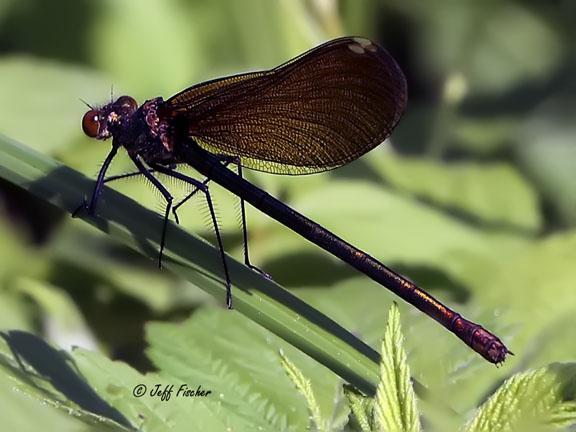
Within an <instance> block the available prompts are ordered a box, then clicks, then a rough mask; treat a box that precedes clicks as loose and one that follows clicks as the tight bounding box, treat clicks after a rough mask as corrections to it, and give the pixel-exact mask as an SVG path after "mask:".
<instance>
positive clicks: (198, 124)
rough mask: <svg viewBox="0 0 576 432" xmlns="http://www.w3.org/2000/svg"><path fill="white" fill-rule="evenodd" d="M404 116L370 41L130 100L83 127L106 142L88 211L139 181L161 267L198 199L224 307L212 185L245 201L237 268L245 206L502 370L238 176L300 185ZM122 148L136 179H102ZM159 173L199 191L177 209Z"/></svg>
mask: <svg viewBox="0 0 576 432" xmlns="http://www.w3.org/2000/svg"><path fill="white" fill-rule="evenodd" d="M405 105H406V81H405V78H404V75H403V73H402V71H401V69H400V67H399V66H398V65H397V64H396V61H395V60H394V59H393V58H392V57H391V56H390V54H388V52H387V51H386V50H385V49H383V48H382V47H380V46H379V45H377V44H375V43H374V42H372V41H370V40H368V39H363V38H355V37H344V38H340V39H335V40H332V41H329V42H326V43H324V44H323V45H320V46H318V47H316V48H314V49H312V50H310V51H308V52H306V53H304V54H302V55H300V56H299V57H296V58H295V59H293V60H290V61H288V62H287V63H285V64H283V65H281V66H278V67H276V68H274V69H271V70H269V71H263V72H254V73H246V74H241V75H235V76H231V77H226V78H220V79H215V80H212V81H208V82H205V83H201V84H197V85H195V86H193V87H190V88H188V89H186V90H184V91H182V92H181V93H178V94H177V95H175V96H173V97H171V98H170V99H168V100H166V101H164V100H163V99H162V98H155V99H151V100H148V101H146V102H145V103H144V104H142V105H141V106H140V107H138V104H137V103H136V101H135V100H134V99H133V98H132V97H130V96H122V97H120V98H118V99H117V100H116V101H113V102H110V103H109V104H107V105H105V106H103V107H101V108H92V107H91V109H90V110H89V111H88V112H87V113H86V114H85V115H84V118H83V120H82V128H83V130H84V132H85V133H86V135H88V136H89V137H92V138H96V139H99V140H105V139H108V138H112V149H111V151H110V153H109V154H108V156H107V157H106V159H105V161H104V164H103V165H102V168H101V170H100V172H99V174H98V179H97V182H96V186H95V187H94V191H93V193H92V196H91V199H90V201H89V202H88V203H87V205H86V206H87V211H88V213H94V212H95V210H96V204H97V201H98V197H99V195H100V192H101V190H102V187H103V185H104V183H106V182H109V181H112V180H116V179H119V178H124V177H129V176H133V175H143V176H145V177H146V178H147V179H148V180H149V181H150V182H151V183H152V184H153V185H154V186H155V187H156V188H157V189H158V190H159V191H160V193H161V194H162V196H163V197H164V199H165V200H166V203H167V205H166V212H165V215H164V216H165V217H164V226H163V230H162V237H161V242H160V255H159V260H160V263H161V259H162V250H163V247H164V241H165V233H166V226H167V221H168V217H169V215H170V210H171V209H172V210H173V211H174V215H175V217H176V220H177V215H176V212H175V210H176V209H177V208H178V207H179V206H180V205H181V204H182V203H183V202H184V201H186V200H187V199H188V198H189V197H190V196H191V195H193V194H194V193H196V192H198V191H200V192H202V193H203V194H204V196H205V197H206V200H207V203H208V207H209V209H210V213H211V216H212V222H213V223H214V227H215V232H216V239H217V242H218V247H219V248H220V251H221V257H222V264H223V269H224V276H225V280H226V289H227V296H226V302H227V305H228V307H229V308H231V307H232V294H231V282H230V276H229V272H228V266H227V264H226V259H225V254H224V247H223V245H222V238H221V235H220V231H219V229H218V225H217V221H216V217H215V214H214V207H213V204H212V199H211V196H210V192H209V189H208V185H207V184H208V182H209V181H214V182H216V183H218V184H220V185H221V186H223V187H224V188H226V189H228V190H229V191H230V192H232V193H234V194H236V195H237V196H238V197H240V200H241V211H242V221H243V233H244V244H245V255H244V259H245V262H246V264H247V265H249V266H250V267H251V268H254V269H256V268H255V267H254V266H252V265H251V264H250V260H249V257H248V247H247V234H246V221H245V211H244V201H247V202H248V203H250V204H252V205H253V206H254V207H256V208H257V209H259V210H260V211H262V212H264V213H266V214H267V215H268V216H270V217H272V218H274V219H276V220H277V221H278V222H280V223H282V224H284V225H286V226H287V227H288V228H290V229H292V230H293V231H295V232H297V233H298V234H300V235H301V236H302V237H304V238H306V239H308V240H309V241H311V242H312V243H315V244H316V245H318V246H320V247H321V248H323V249H325V250H326V251H328V252H330V253H331V254H333V255H335V256H337V257H338V258H340V259H341V260H343V261H345V262H347V263H348V264H350V265H351V266H353V267H355V268H356V269H358V270H359V271H361V272H362V273H364V274H365V275H367V276H369V277H370V278H372V279H373V280H375V281H376V282H378V283H380V284H381V285H383V286H385V287H386V288H388V289H390V290H391V291H393V292H394V293H395V294H396V295H398V296H400V297H402V298H403V299H404V300H406V301H407V302H408V303H410V304H412V305H414V306H415V307H417V308H418V309H420V310H421V311H422V312H424V313H426V314H427V315H429V316H430V317H432V318H434V319H435V320H436V321H438V322H439V323H440V324H442V325H443V326H444V327H446V328H447V329H448V330H450V331H451V332H453V333H454V334H455V335H456V336H458V337H459V338H460V339H462V340H463V341H464V342H465V343H466V344H467V345H469V346H470V347H471V348H472V349H473V350H475V351H476V352H478V353H479V354H480V355H482V356H483V357H484V358H485V359H487V360H488V361H490V362H492V363H501V362H502V361H504V360H505V358H506V355H507V354H511V352H510V351H509V350H508V349H507V348H506V346H505V345H504V344H503V343H502V342H501V341H500V339H499V338H498V337H497V336H495V335H493V334H492V333H490V332H489V331H487V330H485V329H484V328H483V327H481V326H480V325H478V324H475V323H473V322H471V321H468V320H466V319H465V318H463V317H462V316H460V314H458V313H457V312H455V311H453V310H451V309H450V308H448V307H447V306H445V305H443V304H442V303H441V302H439V301H438V300H436V299H435V298H434V297H432V296H431V295H430V294H428V293H426V292H425V291H423V290H421V289H420V288H418V287H417V286H416V285H415V284H414V283H412V282H410V281H409V280H407V279H406V278H404V277H402V276H401V275H399V274H397V273H395V272H394V271H393V270H391V269H389V268H388V267H386V266H385V265H384V264H382V263H380V262H379V261H378V260H376V259H374V258H373V257H371V256H370V255H368V254H367V253H365V252H363V251H361V250H359V249H357V248H355V247H354V246H352V245H351V244H350V243H348V242H346V241H344V240H342V239H341V238H339V237H337V236H336V235H334V234H332V233H331V232H329V231H328V230H326V229H325V228H323V227H322V226H320V225H318V224H317V223H315V222H313V221H312V220H310V219H308V218H306V217H305V216H303V215H301V214H300V213H298V212H296V211H295V210H293V209H292V208H290V207H288V206H287V205H286V204H284V203H283V202H281V201H279V200H277V199H276V198H274V197H272V196H270V195H269V194H268V193H266V192H264V191H263V190H261V189H259V188H258V187H256V186H254V185H253V184H251V183H250V182H248V181H246V180H244V178H243V177H242V167H246V168H251V169H255V170H260V171H265V172H269V173H275V174H292V175H296V174H311V173H317V172H321V171H327V170H330V169H334V168H337V167H339V166H342V165H344V164H346V163H348V162H350V161H353V160H354V159H357V158H358V157H360V156H361V155H363V154H364V153H366V152H367V151H369V150H371V149H373V148H374V147H376V146H377V145H379V144H380V143H382V142H383V141H384V140H385V139H386V138H387V137H388V136H389V135H390V133H391V132H392V129H394V127H395V126H396V124H397V123H398V121H399V119H400V116H401V115H402V113H403V111H404V108H405ZM120 147H124V149H125V150H126V151H127V153H128V155H129V156H130V158H131V159H132V161H133V162H134V164H135V165H136V167H137V168H138V171H137V172H135V173H129V174H123V175H119V176H112V177H108V178H106V177H105V174H106V171H107V169H108V167H109V166H110V163H111V162H112V159H113V158H114V156H115V155H116V153H117V151H118V149H119V148H120ZM179 164H188V165H190V166H191V167H193V168H195V169H196V170H197V171H198V172H199V173H201V174H202V175H204V176H206V179H205V180H203V181H200V180H197V179H194V178H191V177H190V176H187V175H185V174H182V173H180V172H178V171H176V168H177V166H178V165H179ZM229 165H233V166H235V167H236V169H237V173H235V172H233V171H231V170H230V169H229V168H228V166H229ZM154 173H161V174H165V175H167V176H170V177H173V178H176V179H179V180H182V181H184V182H187V183H189V184H191V185H193V186H194V187H195V190H194V191H193V192H192V193H191V194H190V195H189V196H188V197H186V198H185V199H184V200H183V201H181V202H180V203H176V204H174V203H173V198H172V195H171V194H170V192H169V191H168V190H167V189H166V188H165V187H164V185H163V184H162V183H161V182H160V181H159V180H158V179H157V178H156V176H155V175H154ZM256 270H257V269H256Z"/></svg>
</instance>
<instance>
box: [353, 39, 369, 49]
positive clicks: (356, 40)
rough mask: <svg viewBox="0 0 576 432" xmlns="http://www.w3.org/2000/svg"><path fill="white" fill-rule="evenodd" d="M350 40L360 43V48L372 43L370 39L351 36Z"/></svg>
mask: <svg viewBox="0 0 576 432" xmlns="http://www.w3.org/2000/svg"><path fill="white" fill-rule="evenodd" d="M352 40H353V41H354V42H356V43H357V44H358V45H360V46H361V47H362V48H368V47H369V46H370V45H372V41H371V40H370V39H364V38H353V39H352Z"/></svg>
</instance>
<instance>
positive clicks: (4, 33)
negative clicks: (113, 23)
mask: <svg viewBox="0 0 576 432" xmlns="http://www.w3.org/2000/svg"><path fill="white" fill-rule="evenodd" d="M11 3H12V6H11V7H9V9H8V12H7V13H6V16H4V19H3V22H2V26H0V52H1V53H3V54H7V53H10V54H27V55H30V56H35V57H36V56H37V57H46V58H51V59H54V58H56V59H59V60H61V61H67V62H74V63H88V62H89V61H90V50H88V49H86V47H87V45H88V40H89V36H90V31H91V23H92V22H93V18H92V14H94V13H96V12H97V11H96V10H95V6H96V5H97V3H95V2H93V1H89V0H53V1H49V2H47V1H44V0H27V1H15V2H11ZM56 23H57V24H56ZM32 30H33V31H32Z"/></svg>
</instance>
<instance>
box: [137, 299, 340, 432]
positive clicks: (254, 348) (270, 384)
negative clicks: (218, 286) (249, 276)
mask: <svg viewBox="0 0 576 432" xmlns="http://www.w3.org/2000/svg"><path fill="white" fill-rule="evenodd" d="M146 338H147V340H148V343H149V344H150V348H149V349H148V351H147V354H148V357H149V358H150V359H151V360H152V361H153V362H154V364H155V366H156V367H157V368H159V369H160V370H161V373H162V374H168V375H170V376H172V377H176V378H177V379H179V380H181V381H183V382H191V383H201V384H202V385H203V386H208V387H209V388H213V389H214V391H215V392H217V393H218V395H219V400H220V402H221V403H222V404H223V405H224V406H227V407H229V409H231V410H234V411H236V412H242V413H246V415H251V416H254V418H255V419H258V421H260V422H263V421H265V422H266V424H268V425H269V427H273V428H275V429H278V430H302V429H305V428H306V427H307V425H308V416H307V413H306V408H305V406H304V403H303V400H302V398H301V396H300V395H299V394H298V393H297V391H296V390H295V389H294V386H293V384H292V383H291V382H290V380H289V378H288V377H287V376H286V374H285V372H284V370H283V368H282V366H281V365H280V362H279V358H278V354H277V353H278V351H279V350H280V349H282V350H283V351H284V352H285V353H286V355H289V356H290V358H291V359H292V361H293V362H294V364H296V365H297V367H298V369H300V370H302V371H303V373H304V374H305V375H306V376H314V377H315V378H316V379H317V380H318V381H317V382H316V383H315V385H314V394H315V397H316V400H317V403H318V406H319V410H321V412H322V413H330V412H331V411H332V410H333V409H334V407H333V404H334V399H335V391H336V389H337V385H338V381H337V379H336V377H335V376H334V375H333V374H331V373H330V372H329V371H328V370H326V369H324V368H322V367H320V366H319V365H318V364H317V363H316V362H314V361H311V360H310V359H309V358H307V357H306V356H304V355H302V353H300V352H298V351H297V350H295V349H294V348H293V347H291V346H290V345H288V344H286V343H284V342H283V341H281V340H280V339H278V338H277V337H275V336H274V335H272V334H271V333H270V332H268V331H267V330H265V329H262V328H261V327H259V326H257V325H255V324H254V323H251V322H249V321H247V320H245V319H242V317H240V316H239V315H238V314H237V313H234V312H230V311H226V310H218V309H214V308H205V309H201V310H200V311H198V312H196V313H195V314H194V315H193V316H192V318H190V319H189V320H187V321H186V322H184V323H181V324H177V325H176V324H162V323H153V324H150V325H148V326H147V337H146ZM190 365H194V366H193V367H190ZM323 417H324V418H328V416H327V415H324V416H323Z"/></svg>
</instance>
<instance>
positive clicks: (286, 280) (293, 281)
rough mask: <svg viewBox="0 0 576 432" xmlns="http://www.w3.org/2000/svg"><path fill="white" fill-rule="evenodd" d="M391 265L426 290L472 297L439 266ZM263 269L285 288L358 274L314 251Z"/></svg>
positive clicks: (328, 282)
mask: <svg viewBox="0 0 576 432" xmlns="http://www.w3.org/2000/svg"><path fill="white" fill-rule="evenodd" d="M389 267H390V268H392V269H393V270H394V271H395V272H397V273H400V274H401V275H402V276H404V277H406V278H407V279H410V280H411V281H413V282H414V283H416V284H417V285H418V284H419V285H420V286H425V287H426V291H443V292H447V293H449V295H450V299H451V300H452V301H455V302H458V303H465V302H466V301H468V300H469V298H470V292H469V291H468V289H467V288H466V286H465V285H463V284H461V283H459V282H457V281H455V280H453V279H451V278H450V277H449V276H448V275H447V274H445V273H444V272H442V271H441V270H438V269H437V268H434V267H428V266H418V265H406V264H394V263H390V265H389ZM263 269H264V270H265V271H266V272H267V273H269V274H271V275H273V277H274V279H275V280H278V281H279V282H281V283H282V285H283V286H285V287H286V288H302V287H306V288H309V287H322V286H325V287H330V286H332V285H334V284H336V283H341V282H343V281H345V280H347V279H354V278H357V277H358V275H359V273H358V272H357V271H356V270H354V269H353V268H351V267H349V266H347V265H343V264H342V263H340V262H338V261H336V260H334V259H331V258H330V257H329V256H327V255H326V254H322V253H315V252H298V253H293V254H290V255H283V256H282V257H281V258H278V259H275V260H268V261H266V262H265V263H264V266H263Z"/></svg>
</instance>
